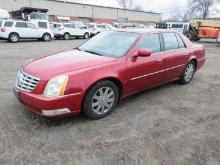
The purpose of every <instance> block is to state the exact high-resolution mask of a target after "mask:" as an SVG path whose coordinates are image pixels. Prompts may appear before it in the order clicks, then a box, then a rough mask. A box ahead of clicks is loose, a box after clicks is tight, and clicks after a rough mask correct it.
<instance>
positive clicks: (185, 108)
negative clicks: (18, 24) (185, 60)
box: [0, 39, 220, 165]
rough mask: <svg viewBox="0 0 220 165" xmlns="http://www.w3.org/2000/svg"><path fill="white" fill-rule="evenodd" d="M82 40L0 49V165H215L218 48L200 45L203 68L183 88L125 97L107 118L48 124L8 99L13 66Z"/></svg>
mask: <svg viewBox="0 0 220 165" xmlns="http://www.w3.org/2000/svg"><path fill="white" fill-rule="evenodd" d="M82 42H84V40H80V39H78V40H70V41H63V40H60V41H51V42H39V41H28V42H20V43H16V44H11V43H7V42H4V41H0V77H1V81H0V117H1V119H0V164H1V165H5V164H9V165H15V164H16V165H28V164H31V165H41V164H43V165H44V164H45V165H48V164H52V165H60V164H69V165H93V164H95V165H136V164H137V165H219V164H220V108H219V107H220V100H219V98H220V67H219V66H220V51H219V50H220V46H218V45H216V44H215V43H212V42H211V41H203V42H200V43H202V44H204V45H206V50H207V62H206V65H205V66H204V67H203V68H202V70H200V71H199V72H198V73H196V75H195V77H194V80H193V81H192V82H191V83H190V84H189V85H184V86H182V85H178V84H176V83H170V84H167V85H163V86H160V87H157V88H154V89H152V90H149V91H145V92H142V93H140V94H137V95H134V96H131V97H129V98H127V99H125V100H123V101H121V102H120V103H119V105H118V106H117V108H116V109H115V111H114V112H113V113H112V114H111V115H110V116H108V117H106V118H104V119H101V120H96V121H92V120H89V119H87V118H85V117H84V116H83V115H80V116H76V117H69V118H65V119H60V120H56V121H49V120H46V119H43V118H41V117H39V116H37V115H35V114H33V113H31V112H29V111H28V110H27V109H26V108H25V107H24V106H23V105H21V104H20V103H19V102H18V101H17V100H16V99H15V97H14V95H13V91H12V87H13V83H14V79H15V76H16V73H17V70H18V68H19V66H20V65H21V64H22V63H23V62H24V61H26V60H27V59H30V58H35V57H39V56H41V55H46V54H50V53H54V52H59V51H63V50H68V49H72V48H73V47H75V46H77V45H79V44H80V43H82Z"/></svg>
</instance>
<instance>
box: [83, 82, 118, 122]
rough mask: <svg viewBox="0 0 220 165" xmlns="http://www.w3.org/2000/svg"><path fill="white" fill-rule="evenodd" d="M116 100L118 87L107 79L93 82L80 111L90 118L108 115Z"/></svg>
mask: <svg viewBox="0 0 220 165" xmlns="http://www.w3.org/2000/svg"><path fill="white" fill-rule="evenodd" d="M117 102H118V88H117V86H116V85H115V84H114V83H113V82H112V81H109V80H104V81H101V82H98V83H97V84H95V85H94V86H93V87H92V88H91V89H90V90H89V91H88V93H87V94H86V96H85V99H84V102H83V106H82V111H83V113H84V114H85V115H86V116H87V117H89V118H91V119H100V118H103V117H105V116H107V115H109V114H110V113H111V112H112V110H113V108H114V106H115V105H116V104H117Z"/></svg>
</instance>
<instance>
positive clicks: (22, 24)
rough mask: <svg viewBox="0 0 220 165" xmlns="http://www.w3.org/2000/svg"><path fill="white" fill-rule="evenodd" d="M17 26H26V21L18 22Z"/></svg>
mask: <svg viewBox="0 0 220 165" xmlns="http://www.w3.org/2000/svg"><path fill="white" fill-rule="evenodd" d="M15 27H18V28H26V23H25V22H17V23H16V25H15Z"/></svg>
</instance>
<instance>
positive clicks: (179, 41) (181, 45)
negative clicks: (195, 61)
mask: <svg viewBox="0 0 220 165" xmlns="http://www.w3.org/2000/svg"><path fill="white" fill-rule="evenodd" d="M176 38H177V41H178V43H179V48H185V47H186V45H185V44H184V42H183V40H182V38H180V36H179V35H178V34H176Z"/></svg>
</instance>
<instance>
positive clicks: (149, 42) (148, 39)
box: [138, 34, 161, 53]
mask: <svg viewBox="0 0 220 165" xmlns="http://www.w3.org/2000/svg"><path fill="white" fill-rule="evenodd" d="M138 48H145V49H149V50H150V51H151V52H152V53H156V52H160V51H161V47H160V37H159V35H158V34H150V35H147V36H145V37H144V38H143V39H142V40H141V42H140V44H139V46H138Z"/></svg>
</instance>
